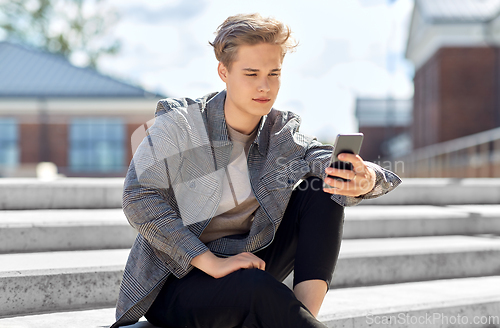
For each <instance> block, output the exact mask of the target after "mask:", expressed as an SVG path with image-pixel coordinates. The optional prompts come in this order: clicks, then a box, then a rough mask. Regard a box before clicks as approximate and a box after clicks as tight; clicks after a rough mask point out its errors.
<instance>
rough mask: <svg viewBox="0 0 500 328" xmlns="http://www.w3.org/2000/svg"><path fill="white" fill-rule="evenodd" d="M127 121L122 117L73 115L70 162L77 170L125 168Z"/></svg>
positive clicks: (73, 168)
mask: <svg viewBox="0 0 500 328" xmlns="http://www.w3.org/2000/svg"><path fill="white" fill-rule="evenodd" d="M124 138H125V125H124V123H123V120H121V119H119V118H79V119H73V120H72V121H71V125H70V133H69V139H70V140H69V143H70V151H69V165H70V169H71V170H72V171H78V172H82V171H85V172H116V171H121V170H123V169H124V162H125V158H124V157H125V147H124Z"/></svg>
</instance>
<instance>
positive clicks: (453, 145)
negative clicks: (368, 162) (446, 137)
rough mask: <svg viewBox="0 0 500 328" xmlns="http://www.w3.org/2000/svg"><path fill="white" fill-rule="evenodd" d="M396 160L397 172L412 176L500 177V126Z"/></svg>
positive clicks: (420, 149)
mask: <svg viewBox="0 0 500 328" xmlns="http://www.w3.org/2000/svg"><path fill="white" fill-rule="evenodd" d="M393 162H394V163H395V164H394V167H395V168H398V169H397V170H396V171H397V173H398V174H400V175H401V176H404V177H411V178H428V177H441V178H448V177H456V178H474V177H475V178H483V177H484V178H485V177H500V128H495V129H492V130H488V131H484V132H480V133H476V134H472V135H469V136H466V137H461V138H457V139H453V140H450V141H446V142H442V143H439V144H434V145H431V146H427V147H423V148H419V149H415V150H413V151H412V152H411V153H410V154H408V155H405V156H403V157H400V158H397V159H395V160H394V161H393ZM398 163H399V165H398ZM401 164H402V165H401Z"/></svg>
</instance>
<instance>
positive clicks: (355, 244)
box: [0, 236, 500, 316]
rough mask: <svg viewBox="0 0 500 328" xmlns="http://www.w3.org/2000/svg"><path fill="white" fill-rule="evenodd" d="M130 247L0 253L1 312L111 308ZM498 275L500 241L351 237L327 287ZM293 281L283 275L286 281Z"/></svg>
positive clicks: (289, 282) (465, 238) (288, 283)
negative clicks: (107, 306)
mask: <svg viewBox="0 0 500 328" xmlns="http://www.w3.org/2000/svg"><path fill="white" fill-rule="evenodd" d="M128 253H129V250H128V249H124V250H101V251H74V252H49V253H26V254H4V255H0V263H2V266H1V267H0V304H4V305H3V306H2V307H0V316H1V315H13V314H22V313H33V312H46V311H54V310H71V309H82V308H84V307H87V308H91V307H96V306H104V305H109V306H112V305H114V304H115V302H116V297H117V296H118V289H119V285H120V280H121V277H122V273H123V268H124V265H125V262H126V259H127V256H128ZM499 273H500V239H494V238H481V237H467V236H445V237H418V238H417V237H415V238H393V239H388V238H384V239H360V240H355V239H353V240H345V241H344V242H343V244H342V248H341V253H340V256H339V260H338V264H337V268H336V270H335V275H334V279H333V281H332V285H331V287H332V288H338V287H350V286H369V285H378V284H388V283H399V282H409V281H425V280H435V279H447V278H462V277H476V276H491V275H498V274H499ZM291 279H292V277H289V278H287V280H286V281H285V283H286V284H287V285H288V286H290V285H291Z"/></svg>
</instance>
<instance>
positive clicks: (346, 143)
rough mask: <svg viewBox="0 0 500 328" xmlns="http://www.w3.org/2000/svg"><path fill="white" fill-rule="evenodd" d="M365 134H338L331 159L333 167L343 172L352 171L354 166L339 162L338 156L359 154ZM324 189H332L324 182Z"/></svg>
mask: <svg viewBox="0 0 500 328" xmlns="http://www.w3.org/2000/svg"><path fill="white" fill-rule="evenodd" d="M363 137H364V135H363V133H353V134H338V135H337V138H336V139H335V144H334V149H333V154H332V158H331V159H330V165H329V166H331V167H334V168H337V169H343V170H352V169H353V167H352V164H351V163H348V162H342V161H339V159H338V158H337V156H338V155H339V154H342V153H349V154H359V150H360V149H361V144H362V143H363ZM329 177H330V178H333V179H337V180H340V181H347V180H346V179H342V178H339V177H334V176H329ZM323 187H324V188H332V187H331V186H329V185H327V184H326V183H325V182H323Z"/></svg>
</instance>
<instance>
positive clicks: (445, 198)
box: [361, 178, 500, 205]
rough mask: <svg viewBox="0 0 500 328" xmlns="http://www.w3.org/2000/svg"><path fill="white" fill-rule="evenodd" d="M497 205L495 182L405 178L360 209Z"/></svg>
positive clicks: (498, 182) (498, 183) (499, 183)
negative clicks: (386, 206) (395, 186)
mask: <svg viewBox="0 0 500 328" xmlns="http://www.w3.org/2000/svg"><path fill="white" fill-rule="evenodd" d="M498 203H500V179H499V178H467V179H457V178H428V179H423V178H413V179H410V178H405V179H404V180H403V183H402V184H401V185H399V186H398V187H397V189H396V190H395V191H394V192H390V193H388V194H387V195H384V196H383V197H379V198H375V199H371V200H365V201H363V202H361V205H462V204H498Z"/></svg>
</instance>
